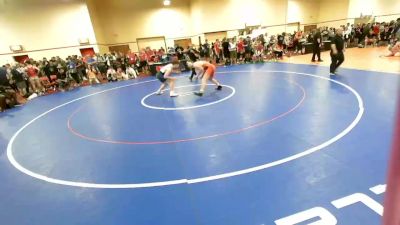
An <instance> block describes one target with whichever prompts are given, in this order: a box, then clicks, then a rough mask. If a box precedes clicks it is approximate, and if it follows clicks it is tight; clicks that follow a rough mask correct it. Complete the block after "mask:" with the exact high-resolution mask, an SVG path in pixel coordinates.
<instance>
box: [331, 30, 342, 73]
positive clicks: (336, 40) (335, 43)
mask: <svg viewBox="0 0 400 225" xmlns="http://www.w3.org/2000/svg"><path fill="white" fill-rule="evenodd" d="M343 50H344V40H343V29H342V28H338V29H336V34H335V36H333V37H332V39H331V59H332V63H331V66H330V73H331V74H330V75H331V76H332V75H336V74H335V72H336V70H337V68H339V66H340V65H341V64H342V63H343V61H344V54H343Z"/></svg>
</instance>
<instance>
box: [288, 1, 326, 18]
mask: <svg viewBox="0 0 400 225" xmlns="http://www.w3.org/2000/svg"><path fill="white" fill-rule="evenodd" d="M319 9H320V1H317V0H288V9H287V20H286V21H287V23H294V22H300V23H302V24H310V23H316V22H318V19H319Z"/></svg>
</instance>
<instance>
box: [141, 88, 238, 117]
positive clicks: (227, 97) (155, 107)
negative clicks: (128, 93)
mask: <svg viewBox="0 0 400 225" xmlns="http://www.w3.org/2000/svg"><path fill="white" fill-rule="evenodd" d="M200 85H201V84H193V85H185V86H179V87H175V89H179V88H184V87H196V86H200ZM207 86H215V85H213V84H207ZM221 86H222V87H226V88H228V89H230V90H232V93H230V94H229V95H228V96H226V97H224V98H221V99H219V100H217V101H213V102H209V103H204V104H200V105H194V106H184V107H159V106H152V105H149V104H147V103H146V99H147V98H148V97H150V96H153V95H156V93H157V92H153V93H150V94H148V95H146V96H144V97H143V98H142V100H141V101H140V102H141V103H142V106H144V107H146V108H150V109H158V110H171V111H172V110H188V109H196V108H201V107H206V106H210V105H214V104H217V103H221V102H223V101H226V100H228V99H230V98H231V97H232V96H234V95H235V93H236V90H235V88H234V87H232V86H229V85H221ZM206 93H207V92H206ZM191 94H192V95H193V97H194V98H199V97H197V96H195V95H194V94H193V93H191ZM187 95H188V93H187V92H186V93H184V95H183V96H187ZM183 96H181V97H183ZM168 98H170V97H168ZM176 98H179V96H178V97H176Z"/></svg>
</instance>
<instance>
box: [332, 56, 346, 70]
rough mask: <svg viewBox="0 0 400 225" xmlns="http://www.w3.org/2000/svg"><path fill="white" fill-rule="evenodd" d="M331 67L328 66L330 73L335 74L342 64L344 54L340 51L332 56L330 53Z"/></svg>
mask: <svg viewBox="0 0 400 225" xmlns="http://www.w3.org/2000/svg"><path fill="white" fill-rule="evenodd" d="M331 60H332V63H331V66H330V72H331V73H335V72H336V70H337V68H339V66H340V65H341V64H342V63H343V62H344V54H343V52H342V51H338V53H337V54H336V55H334V54H333V53H332V51H331Z"/></svg>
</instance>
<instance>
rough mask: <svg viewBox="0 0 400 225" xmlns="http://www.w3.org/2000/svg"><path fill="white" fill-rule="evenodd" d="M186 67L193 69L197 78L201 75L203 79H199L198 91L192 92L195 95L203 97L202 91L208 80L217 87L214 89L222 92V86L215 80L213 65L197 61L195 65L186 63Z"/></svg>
mask: <svg viewBox="0 0 400 225" xmlns="http://www.w3.org/2000/svg"><path fill="white" fill-rule="evenodd" d="M188 67H189V68H194V69H195V71H196V73H197V76H198V77H201V76H202V75H203V78H202V79H201V87H200V91H198V92H194V94H195V95H197V96H200V97H201V96H203V94H204V91H205V89H206V87H207V81H208V80H210V81H211V82H213V83H214V84H215V85H217V88H216V89H217V90H218V91H220V90H222V85H221V84H220V83H219V82H218V80H217V79H215V70H216V68H215V66H214V65H213V64H211V63H209V62H206V61H197V62H195V63H188Z"/></svg>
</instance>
